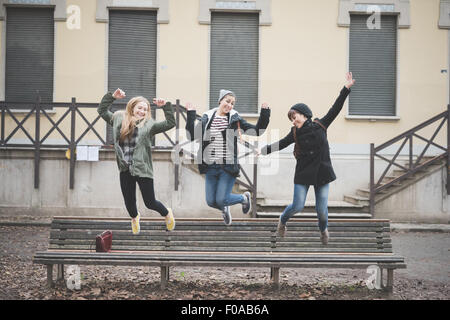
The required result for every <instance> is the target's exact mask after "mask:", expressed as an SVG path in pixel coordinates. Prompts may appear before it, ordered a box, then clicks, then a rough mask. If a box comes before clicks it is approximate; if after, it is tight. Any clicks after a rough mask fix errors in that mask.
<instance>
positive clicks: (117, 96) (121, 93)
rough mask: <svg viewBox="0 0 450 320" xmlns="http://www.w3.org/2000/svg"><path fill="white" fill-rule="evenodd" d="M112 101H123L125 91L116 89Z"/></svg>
mask: <svg viewBox="0 0 450 320" xmlns="http://www.w3.org/2000/svg"><path fill="white" fill-rule="evenodd" d="M113 97H114V99H123V98H125V97H126V96H125V91H122V89H120V88H117V89H116V91H114V93H113Z"/></svg>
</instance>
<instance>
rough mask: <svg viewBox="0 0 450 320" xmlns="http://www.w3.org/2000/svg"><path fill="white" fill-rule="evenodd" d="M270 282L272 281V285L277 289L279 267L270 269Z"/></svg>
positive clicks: (278, 284)
mask: <svg viewBox="0 0 450 320" xmlns="http://www.w3.org/2000/svg"><path fill="white" fill-rule="evenodd" d="M270 280H272V283H273V284H274V285H275V286H276V287H277V288H279V287H280V268H279V267H272V268H270Z"/></svg>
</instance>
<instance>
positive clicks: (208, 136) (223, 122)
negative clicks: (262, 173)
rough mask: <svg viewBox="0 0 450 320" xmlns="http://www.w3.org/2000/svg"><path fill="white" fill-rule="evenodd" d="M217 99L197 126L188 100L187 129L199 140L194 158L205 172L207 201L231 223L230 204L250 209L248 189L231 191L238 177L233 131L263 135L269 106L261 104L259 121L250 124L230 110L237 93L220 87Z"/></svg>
mask: <svg viewBox="0 0 450 320" xmlns="http://www.w3.org/2000/svg"><path fill="white" fill-rule="evenodd" d="M218 102H219V106H218V107H216V108H214V109H211V110H209V111H207V112H205V113H204V114H203V116H202V118H201V121H200V123H198V125H197V126H195V119H196V110H195V108H194V107H193V106H192V104H190V103H187V104H186V109H187V110H188V112H187V115H188V116H187V121H186V130H187V132H188V136H189V137H190V139H191V141H194V140H199V141H201V148H199V153H198V155H197V159H196V160H197V163H198V164H199V170H200V173H202V174H205V191H206V202H207V204H208V206H210V207H212V208H215V209H218V210H220V211H222V216H223V219H224V222H225V224H226V225H230V224H231V220H232V219H231V214H230V208H229V207H230V206H232V205H235V204H238V203H241V204H242V212H243V213H244V214H246V213H248V212H249V211H250V209H251V201H250V199H251V195H250V192H245V193H244V194H233V193H231V191H232V189H233V185H234V182H235V181H236V177H238V176H239V163H238V159H237V134H236V132H237V133H239V135H240V134H241V132H240V131H241V130H242V131H243V132H244V134H248V135H257V136H259V135H261V134H263V133H264V130H265V129H266V128H267V126H268V124H269V117H270V109H269V106H268V105H267V103H263V104H262V106H261V115H260V117H259V119H258V122H257V124H256V125H252V124H250V123H248V122H247V121H245V120H244V119H243V118H242V117H241V116H240V115H239V113H238V112H237V111H236V110H234V109H233V108H234V104H235V103H236V96H235V94H234V93H233V92H232V91H229V90H220V94H219V100H218Z"/></svg>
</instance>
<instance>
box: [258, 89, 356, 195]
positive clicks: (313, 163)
mask: <svg viewBox="0 0 450 320" xmlns="http://www.w3.org/2000/svg"><path fill="white" fill-rule="evenodd" d="M349 93H350V89H347V87H344V88H343V89H342V90H341V92H340V94H339V97H338V98H337V99H336V101H335V103H334V104H333V106H332V107H331V109H330V110H329V111H328V113H327V114H326V115H325V116H324V117H323V118H321V119H318V118H316V120H317V121H320V123H321V124H322V125H323V126H324V127H325V128H328V127H329V126H330V124H331V122H333V120H334V119H335V118H336V117H337V115H338V114H339V112H340V111H341V109H342V106H343V105H344V102H345V99H346V98H347V96H348V95H349ZM293 128H294V127H293ZM295 130H296V135H297V143H298V145H299V148H300V152H299V156H298V158H297V164H296V167H295V177H294V183H295V184H303V185H317V186H321V185H324V184H327V183H330V182H332V181H334V180H336V175H335V173H334V170H333V166H332V165H331V159H330V147H329V145H328V139H327V132H326V130H325V129H324V128H323V127H322V126H321V125H320V124H318V123H316V122H314V121H311V119H308V120H307V121H306V122H305V123H304V124H303V126H302V127H301V128H300V129H298V128H295ZM292 143H294V134H293V129H292V128H291V130H290V132H289V134H288V135H287V136H286V137H284V138H283V139H281V140H280V141H278V142H275V143H273V144H271V145H267V146H265V147H264V148H263V149H262V150H261V153H262V154H269V153H271V152H274V151H279V150H282V149H284V148H286V147H287V146H289V145H290V144H292Z"/></svg>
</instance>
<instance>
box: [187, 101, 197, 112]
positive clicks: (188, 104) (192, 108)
mask: <svg viewBox="0 0 450 320" xmlns="http://www.w3.org/2000/svg"><path fill="white" fill-rule="evenodd" d="M186 110H187V111H190V110H195V107H194V106H193V105H192V103H190V102H186Z"/></svg>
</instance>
